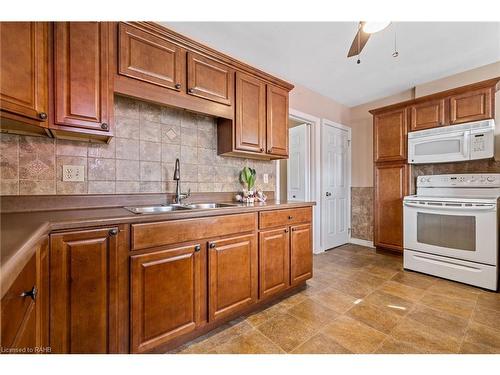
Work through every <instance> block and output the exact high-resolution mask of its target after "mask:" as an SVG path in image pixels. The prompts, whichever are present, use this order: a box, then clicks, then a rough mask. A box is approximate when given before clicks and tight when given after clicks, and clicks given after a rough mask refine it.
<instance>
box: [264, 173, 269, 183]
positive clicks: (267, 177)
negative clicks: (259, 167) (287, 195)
mask: <svg viewBox="0 0 500 375" xmlns="http://www.w3.org/2000/svg"><path fill="white" fill-rule="evenodd" d="M264 183H265V184H268V183H269V175H268V174H267V173H264Z"/></svg>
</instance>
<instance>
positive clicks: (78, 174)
mask: <svg viewBox="0 0 500 375" xmlns="http://www.w3.org/2000/svg"><path fill="white" fill-rule="evenodd" d="M84 168H85V167H84V166H83V165H63V178H62V180H63V181H72V182H81V181H85V169H84Z"/></svg>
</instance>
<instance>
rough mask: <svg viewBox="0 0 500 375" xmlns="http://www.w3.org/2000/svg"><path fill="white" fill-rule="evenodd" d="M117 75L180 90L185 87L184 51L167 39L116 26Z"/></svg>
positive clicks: (120, 25) (128, 27) (129, 27)
mask: <svg viewBox="0 0 500 375" xmlns="http://www.w3.org/2000/svg"><path fill="white" fill-rule="evenodd" d="M118 49H119V52H118V74H121V75H124V76H127V77H132V78H135V79H138V80H140V81H144V82H148V83H152V84H154V85H158V86H161V87H166V88H168V89H173V90H176V91H180V90H181V88H183V87H185V82H186V81H185V78H184V75H185V68H186V62H185V60H184V59H185V52H184V51H183V50H182V48H181V47H179V46H178V45H177V44H174V43H172V42H171V41H169V40H168V39H167V38H163V37H160V36H158V35H153V34H150V33H148V32H145V31H143V30H140V29H138V28H137V27H134V26H131V25H127V24H125V23H120V24H119V32H118Z"/></svg>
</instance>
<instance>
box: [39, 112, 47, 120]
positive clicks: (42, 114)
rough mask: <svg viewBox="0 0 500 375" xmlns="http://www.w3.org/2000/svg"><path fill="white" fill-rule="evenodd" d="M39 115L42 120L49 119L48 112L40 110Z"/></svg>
mask: <svg viewBox="0 0 500 375" xmlns="http://www.w3.org/2000/svg"><path fill="white" fill-rule="evenodd" d="M38 117H39V118H40V120H47V114H46V113H45V112H40V113H39V114H38Z"/></svg>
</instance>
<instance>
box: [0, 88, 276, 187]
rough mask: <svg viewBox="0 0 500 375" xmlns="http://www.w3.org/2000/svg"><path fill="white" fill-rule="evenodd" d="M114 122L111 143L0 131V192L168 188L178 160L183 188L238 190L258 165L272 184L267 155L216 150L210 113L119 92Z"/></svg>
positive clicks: (259, 178) (260, 182)
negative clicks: (74, 177)
mask: <svg viewBox="0 0 500 375" xmlns="http://www.w3.org/2000/svg"><path fill="white" fill-rule="evenodd" d="M115 126H116V129H115V135H116V136H115V137H114V138H113V139H112V140H111V142H110V143H109V144H98V143H87V142H77V141H68V140H60V139H51V138H42V137H30V136H18V135H10V134H2V135H0V155H1V159H0V194H1V195H35V194H114V193H116V194H120V193H161V192H173V191H174V189H175V183H174V181H172V178H173V175H174V165H175V159H176V158H180V160H181V179H182V184H181V187H182V190H183V191H186V190H187V189H189V188H190V189H191V191H192V192H214V191H215V192H231V191H238V190H240V189H241V185H240V183H239V181H238V176H239V172H240V170H241V169H242V168H243V167H244V166H245V165H248V166H251V167H252V168H255V169H256V170H257V174H258V175H257V186H258V187H261V188H263V189H264V190H268V191H269V190H274V187H275V173H274V171H275V166H274V163H273V162H272V161H256V160H250V159H241V158H231V157H223V156H218V155H217V150H216V145H217V138H216V137H217V133H216V126H217V125H216V120H215V119H214V118H212V117H208V116H202V115H197V114H193V113H191V112H187V111H184V110H179V109H174V108H169V107H161V106H157V105H153V104H150V103H145V102H141V101H137V100H132V99H128V98H124V97H120V96H116V97H115ZM63 165H83V166H85V181H84V182H63V181H62V166H63ZM264 173H267V174H268V175H269V183H267V184H264V183H263V174H264Z"/></svg>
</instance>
